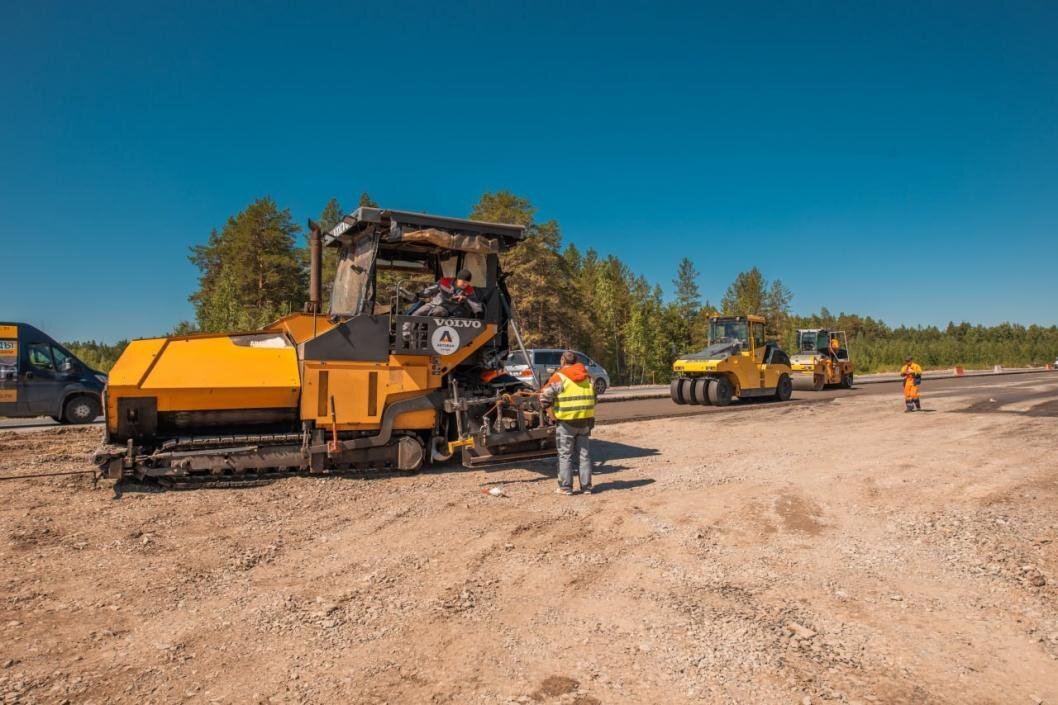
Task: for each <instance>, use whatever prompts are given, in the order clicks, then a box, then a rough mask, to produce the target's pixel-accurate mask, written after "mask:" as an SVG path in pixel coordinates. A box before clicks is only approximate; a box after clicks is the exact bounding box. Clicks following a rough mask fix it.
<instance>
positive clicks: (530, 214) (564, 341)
mask: <svg viewBox="0 0 1058 705" xmlns="http://www.w3.org/2000/svg"><path fill="white" fill-rule="evenodd" d="M535 215H536V209H535V208H534V207H533V205H532V204H531V203H530V202H529V200H528V199H525V198H521V197H519V196H515V195H514V194H513V193H510V192H509V191H497V192H496V193H485V194H483V195H482V196H481V199H480V200H479V201H478V203H477V204H476V205H475V206H474V208H473V209H472V210H471V212H470V217H471V218H472V219H473V220H483V221H488V222H493V223H511V224H515V225H522V226H525V228H526V238H525V240H524V241H523V242H522V243H521V244H520V245H519V246H518V247H516V248H514V249H513V250H511V251H510V252H508V253H505V254H504V255H503V269H504V271H505V272H506V274H507V275H508V278H507V286H508V288H509V289H510V292H511V298H512V299H513V303H514V306H515V309H516V311H517V314H518V323H519V325H520V326H521V327H522V331H521V332H522V337H523V339H524V341H525V344H526V345H528V346H556V347H558V346H566V345H569V344H570V343H571V342H572V341H573V339H574V338H576V326H577V321H576V318H575V317H574V316H570V315H568V314H567V313H566V308H567V307H569V306H571V305H575V288H574V287H573V284H572V272H571V269H570V268H569V267H568V266H566V264H565V262H564V261H563V259H562V256H561V255H560V254H559V249H560V247H561V244H562V236H561V234H560V232H559V228H558V223H557V222H556V221H554V220H549V221H547V222H545V223H539V224H538V223H536V222H535V221H534V217H535ZM563 304H565V306H564V305H563Z"/></svg>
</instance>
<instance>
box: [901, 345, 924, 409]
mask: <svg viewBox="0 0 1058 705" xmlns="http://www.w3.org/2000/svg"><path fill="white" fill-rule="evenodd" d="M900 375H901V376H902V377H903V378H904V405H905V406H906V407H907V408H905V409H904V411H905V412H907V411H914V410H916V409H919V410H921V409H922V402H921V401H919V399H918V387H919V385H920V384H922V368H921V367H920V366H919V365H918V364H917V363H916V362H915V360H914V359H913V358H912V357H911V356H910V355H908V356H907V357H906V358H905V359H904V366H903V367H901V368H900Z"/></svg>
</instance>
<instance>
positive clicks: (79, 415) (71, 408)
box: [62, 395, 99, 424]
mask: <svg viewBox="0 0 1058 705" xmlns="http://www.w3.org/2000/svg"><path fill="white" fill-rule="evenodd" d="M97 416H99V401H98V400H97V399H96V398H95V397H89V396H84V395H82V396H77V397H73V398H72V399H70V400H69V401H67V402H66V408H65V409H63V413H62V417H63V419H64V420H65V421H66V423H77V424H81V423H92V422H93V421H95V420H96V417H97Z"/></svg>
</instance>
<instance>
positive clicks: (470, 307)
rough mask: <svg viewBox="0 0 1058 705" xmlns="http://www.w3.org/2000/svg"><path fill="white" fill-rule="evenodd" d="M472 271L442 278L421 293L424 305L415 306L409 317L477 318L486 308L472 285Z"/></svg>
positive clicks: (461, 270) (462, 270) (461, 271)
mask: <svg viewBox="0 0 1058 705" xmlns="http://www.w3.org/2000/svg"><path fill="white" fill-rule="evenodd" d="M470 279H471V274H470V270H469V269H466V268H463V269H460V270H459V271H458V272H456V276H455V278H454V279H453V278H452V277H442V278H441V279H440V280H439V281H438V282H437V283H436V284H431V285H430V286H428V287H426V288H425V289H423V290H422V291H421V292H420V293H419V298H421V299H423V301H422V303H419V304H417V305H415V306H413V307H412V308H411V309H410V310H409V311H408V315H409V316H437V317H444V318H447V317H454V318H476V317H477V316H479V315H481V312H482V311H483V310H484V307H483V306H482V305H481V300H480V299H479V297H478V292H477V290H476V289H475V288H474V287H473V286H471V284H470Z"/></svg>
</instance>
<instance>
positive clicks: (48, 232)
mask: <svg viewBox="0 0 1058 705" xmlns="http://www.w3.org/2000/svg"><path fill="white" fill-rule="evenodd" d="M2 9H3V17H4V21H3V22H0V98H2V100H3V105H4V109H3V110H2V111H0V155H2V159H0V245H2V251H3V253H4V254H3V258H4V259H3V261H4V263H5V266H4V267H3V271H4V277H5V279H6V285H5V286H4V291H5V294H6V295H5V297H4V306H3V310H2V311H0V318H3V319H15V320H24V321H29V322H33V323H36V324H38V325H41V326H43V327H44V328H45V329H46V330H48V331H50V332H52V333H53V334H54V335H55V336H56V337H59V338H63V339H70V338H97V339H105V340H114V339H117V338H120V337H127V336H132V337H137V336H147V335H154V334H158V333H161V332H164V331H166V330H168V329H169V328H171V327H172V325H173V324H175V323H176V322H177V321H178V320H180V319H185V318H190V317H191V316H192V310H191V307H190V305H189V304H188V303H187V296H188V294H189V293H191V291H193V289H194V288H195V285H196V274H197V272H196V270H195V269H194V267H193V266H192V265H191V264H190V263H189V262H188V261H187V252H188V247H189V246H190V245H192V244H196V243H200V242H203V241H204V240H205V238H206V237H207V235H208V233H209V230H210V228H211V227H214V226H220V225H222V224H223V222H224V220H225V219H226V218H227V217H228V216H229V215H230V214H232V213H235V212H237V211H238V210H240V209H241V208H243V207H244V206H245V205H246V204H247V203H248V202H250V201H251V200H252V199H254V198H255V197H257V196H261V195H271V196H273V197H274V198H275V199H276V200H277V201H278V202H279V203H280V204H281V205H282V206H284V207H289V208H290V209H291V211H292V213H293V214H294V217H295V218H296V220H297V221H298V222H299V223H303V222H304V220H305V218H306V217H309V216H315V215H317V214H318V213H319V211H320V209H321V208H322V206H323V205H324V203H325V202H326V201H327V199H328V198H329V197H331V196H337V197H338V198H339V199H340V200H342V201H343V203H345V204H347V205H350V206H351V205H352V204H353V203H354V202H355V199H356V197H357V195H358V194H359V193H360V192H361V191H363V190H366V191H369V192H370V193H371V194H372V196H374V198H375V199H376V200H378V201H379V202H380V203H381V204H382V205H383V206H388V207H393V208H402V209H409V210H420V211H429V212H435V213H440V214H446V215H457V216H458V215H464V214H466V213H467V212H468V211H469V209H470V207H471V205H472V204H473V203H474V202H475V201H476V200H477V198H478V196H479V195H480V194H481V193H482V192H483V191H486V190H498V189H509V190H512V191H514V192H516V193H518V194H520V195H524V196H526V197H528V198H530V199H531V200H532V201H533V202H534V203H535V204H536V206H537V207H538V209H539V215H540V217H541V218H543V219H547V218H556V219H557V220H558V221H559V222H560V224H561V226H562V230H563V234H564V236H565V238H566V239H567V240H572V241H574V242H576V243H577V244H578V246H581V247H582V248H586V247H588V246H592V247H595V248H596V249H598V250H600V251H601V252H603V253H609V252H612V253H615V254H617V255H619V256H620V257H622V258H623V259H624V260H625V261H627V262H629V263H630V264H631V265H632V266H633V267H635V268H636V269H637V271H639V272H641V273H642V274H644V275H646V276H647V277H648V278H649V279H651V280H654V281H658V282H661V283H662V284H663V285H664V286H666V287H667V288H669V289H671V284H670V281H671V279H672V276H673V274H674V271H675V266H676V262H677V261H678V259H679V258H680V257H683V256H688V257H691V258H692V259H693V260H694V261H695V262H696V264H697V265H698V269H699V270H700V271H701V272H702V276H701V282H700V283H701V288H702V292H703V295H704V296H705V297H706V298H708V299H711V300H712V301H714V302H716V301H718V300H719V298H720V296H721V294H722V292H723V290H724V288H725V287H726V286H727V284H728V283H729V282H730V281H731V280H732V279H733V278H734V276H735V275H736V274H737V273H738V272H739V271H740V270H743V269H747V268H749V267H751V266H754V265H756V266H758V267H760V268H761V270H762V271H763V272H764V274H765V275H766V276H767V277H769V278H776V277H778V278H781V279H782V280H783V281H784V282H785V283H786V284H787V285H788V286H789V287H790V288H791V289H793V291H794V295H795V298H794V301H793V307H794V309H795V310H797V311H801V312H809V311H815V310H818V309H819V307H821V306H826V307H828V308H829V309H831V310H832V311H838V310H845V311H855V312H858V313H862V314H868V315H872V316H875V317H879V318H882V319H884V320H885V321H887V322H889V323H891V324H896V323H907V324H941V325H943V324H945V323H946V322H947V321H948V320H956V321H960V320H969V321H972V322H982V323H996V322H1000V321H1005V320H1010V321H1017V322H1023V323H1030V322H1037V323H1044V324H1054V323H1056V322H1058V313H1056V311H1058V306H1056V305H1055V301H1056V294H1055V292H1056V290H1055V286H1054V279H1055V271H1056V269H1058V51H1055V39H1054V38H1055V36H1058V4H1056V3H1054V2H1004V3H999V2H996V3H988V4H986V3H975V2H962V3H955V2H946V3H944V2H937V3H929V2H927V3H923V2H914V3H895V2H877V3H858V2H853V3H848V2H833V3H813V2H806V3H778V2H776V3H763V2H760V3H717V4H705V3H688V4H685V5H681V4H666V3H660V4H659V3H642V4H624V3H618V2H607V3H595V4H591V3H560V2H557V3H553V4H549V3H543V2H533V3H518V4H515V3H486V2H480V3H468V4H461V3H455V2H452V3H433V2H430V3H425V2H424V3H369V4H363V5H357V4H356V3H334V4H329V3H308V2H307V3H298V4H294V3H279V2H255V3H242V4H240V3H226V2H219V3H218V2H210V3H194V2H157V3H139V2H137V3H126V2H117V1H115V2H109V3H71V2H63V3H49V2H31V3H14V2H11V0H5V1H4V2H3V8H2Z"/></svg>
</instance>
